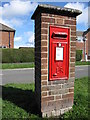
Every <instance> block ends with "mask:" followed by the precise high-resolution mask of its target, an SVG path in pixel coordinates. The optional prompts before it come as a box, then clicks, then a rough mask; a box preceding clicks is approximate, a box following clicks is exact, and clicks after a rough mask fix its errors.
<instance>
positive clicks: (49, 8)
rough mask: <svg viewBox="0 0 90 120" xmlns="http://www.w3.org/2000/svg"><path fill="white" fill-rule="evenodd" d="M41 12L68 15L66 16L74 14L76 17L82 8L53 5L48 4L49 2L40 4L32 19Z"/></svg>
mask: <svg viewBox="0 0 90 120" xmlns="http://www.w3.org/2000/svg"><path fill="white" fill-rule="evenodd" d="M41 12H44V13H52V14H59V15H66V16H72V17H76V16H78V15H79V14H81V13H82V12H81V11H80V10H76V9H71V8H66V7H59V6H53V5H48V4H39V5H38V6H37V8H36V10H35V12H34V14H33V15H32V17H31V19H35V17H36V15H37V14H38V13H41Z"/></svg>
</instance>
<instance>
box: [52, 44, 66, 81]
mask: <svg viewBox="0 0 90 120" xmlns="http://www.w3.org/2000/svg"><path fill="white" fill-rule="evenodd" d="M59 44H61V46H59ZM66 53H67V44H64V43H55V42H54V43H52V61H51V62H52V68H51V74H52V75H51V76H52V79H53V80H54V79H67V69H66V68H67V66H66V65H67V63H66V62H67V55H66Z"/></svg>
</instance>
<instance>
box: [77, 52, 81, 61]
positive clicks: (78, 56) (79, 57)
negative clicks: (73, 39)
mask: <svg viewBox="0 0 90 120" xmlns="http://www.w3.org/2000/svg"><path fill="white" fill-rule="evenodd" d="M81 59H82V50H76V61H81Z"/></svg>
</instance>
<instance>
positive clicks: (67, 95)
mask: <svg viewBox="0 0 90 120" xmlns="http://www.w3.org/2000/svg"><path fill="white" fill-rule="evenodd" d="M73 96H74V93H69V94H65V95H62V98H69V97H73Z"/></svg>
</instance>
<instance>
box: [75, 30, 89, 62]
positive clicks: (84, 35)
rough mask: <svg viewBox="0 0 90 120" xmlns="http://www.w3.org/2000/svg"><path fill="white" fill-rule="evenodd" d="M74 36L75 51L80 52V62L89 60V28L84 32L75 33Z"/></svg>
mask: <svg viewBox="0 0 90 120" xmlns="http://www.w3.org/2000/svg"><path fill="white" fill-rule="evenodd" d="M76 36H77V38H76V40H77V41H76V50H82V61H85V60H86V61H88V60H90V44H89V41H90V40H89V39H90V28H89V29H87V30H86V31H77V32H76Z"/></svg>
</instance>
